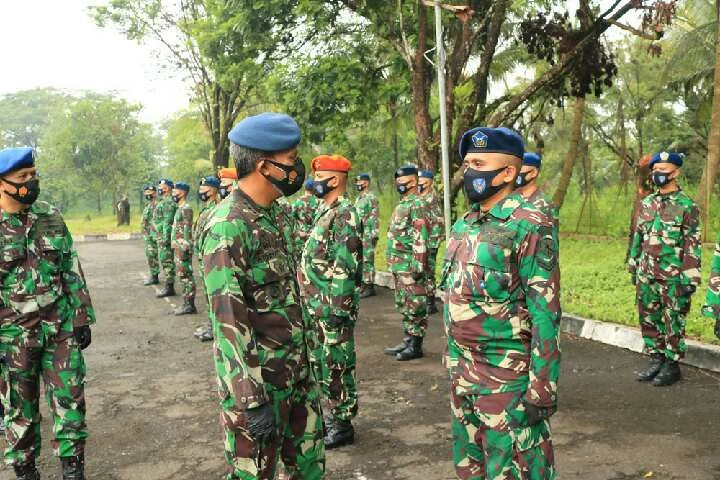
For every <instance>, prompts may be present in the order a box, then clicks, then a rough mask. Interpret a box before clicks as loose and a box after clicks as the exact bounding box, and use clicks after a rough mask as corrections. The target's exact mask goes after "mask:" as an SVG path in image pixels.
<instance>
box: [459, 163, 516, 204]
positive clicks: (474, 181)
mask: <svg viewBox="0 0 720 480" xmlns="http://www.w3.org/2000/svg"><path fill="white" fill-rule="evenodd" d="M506 168H507V167H502V168H498V169H497V170H475V169H474V168H468V169H466V170H465V174H464V175H463V188H464V189H465V195H467V198H468V201H469V202H470V203H479V202H482V201H483V200H486V199H488V198H490V197H492V196H493V195H495V194H496V193H498V192H499V191H500V190H502V189H503V188H505V184H504V183H502V184H500V185H498V186H495V185H493V184H492V181H493V180H494V179H495V177H497V176H498V175H500V174H501V173H502V172H504V171H505V169H506Z"/></svg>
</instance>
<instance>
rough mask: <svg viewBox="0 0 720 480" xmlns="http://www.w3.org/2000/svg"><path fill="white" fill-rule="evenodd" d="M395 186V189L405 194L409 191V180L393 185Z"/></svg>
mask: <svg viewBox="0 0 720 480" xmlns="http://www.w3.org/2000/svg"><path fill="white" fill-rule="evenodd" d="M395 188H397V191H398V193H399V194H400V195H405V194H406V193H407V192H409V191H410V182H407V183H399V184H397V185H396V186H395Z"/></svg>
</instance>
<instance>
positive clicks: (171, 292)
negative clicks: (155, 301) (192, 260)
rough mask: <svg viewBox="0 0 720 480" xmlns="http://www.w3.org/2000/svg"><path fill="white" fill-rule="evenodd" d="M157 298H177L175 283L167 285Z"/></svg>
mask: <svg viewBox="0 0 720 480" xmlns="http://www.w3.org/2000/svg"><path fill="white" fill-rule="evenodd" d="M155 296H156V297H157V298H164V297H174V296H175V284H174V283H167V284H165V288H163V289H162V290H160V293H158V294H157V295H155Z"/></svg>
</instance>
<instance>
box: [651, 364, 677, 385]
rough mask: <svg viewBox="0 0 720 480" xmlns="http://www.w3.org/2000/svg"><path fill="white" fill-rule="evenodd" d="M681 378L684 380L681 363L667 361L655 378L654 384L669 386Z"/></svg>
mask: <svg viewBox="0 0 720 480" xmlns="http://www.w3.org/2000/svg"><path fill="white" fill-rule="evenodd" d="M680 380H682V373H680V364H679V363H678V362H671V361H667V362H665V364H664V365H663V366H662V369H661V370H660V373H658V374H657V375H656V376H655V378H654V379H653V382H652V384H653V386H655V387H667V386H669V385H672V384H673V383H675V382H679V381H680Z"/></svg>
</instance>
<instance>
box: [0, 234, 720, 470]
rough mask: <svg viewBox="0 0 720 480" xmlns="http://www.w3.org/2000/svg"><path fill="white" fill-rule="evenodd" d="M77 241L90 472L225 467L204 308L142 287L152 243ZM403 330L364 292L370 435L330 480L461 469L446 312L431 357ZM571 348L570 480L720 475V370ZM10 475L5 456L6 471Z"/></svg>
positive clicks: (566, 376)
mask: <svg viewBox="0 0 720 480" xmlns="http://www.w3.org/2000/svg"><path fill="white" fill-rule="evenodd" d="M79 249H80V255H81V258H82V261H83V265H84V268H85V271H86V273H87V276H88V281H89V283H90V286H91V291H92V295H93V299H94V302H95V307H96V309H97V312H98V318H99V320H98V325H97V326H96V328H95V329H94V332H93V337H94V342H93V345H92V347H90V349H89V350H88V351H87V356H86V358H87V363H88V372H89V375H88V388H87V397H88V404H89V423H90V428H91V441H90V444H89V451H88V478H90V479H104V480H120V479H122V480H125V479H127V480H131V479H132V480H146V479H147V480H155V479H157V480H165V479H168V480H169V479H177V480H180V479H188V480H190V479H193V480H205V479H219V478H221V475H222V472H223V470H224V463H223V459H222V445H221V436H220V427H219V424H218V406H217V401H216V397H215V392H214V380H213V366H212V362H211V357H210V345H208V344H201V343H199V342H197V341H196V340H195V339H194V338H193V337H192V335H191V334H192V332H193V331H194V330H195V328H196V327H197V326H199V325H201V324H202V323H203V321H204V318H203V315H196V316H192V317H179V318H177V317H173V316H168V315H167V314H168V312H169V311H170V310H171V308H172V307H171V305H170V304H168V303H167V302H165V301H164V300H158V299H155V298H154V291H153V289H152V288H149V287H142V286H141V285H140V282H141V277H142V275H143V272H144V269H145V267H144V257H143V249H142V245H141V243H140V242H135V241H130V242H99V243H86V244H81V245H80V247H79ZM202 309H203V310H204V305H203V306H202ZM399 334H400V327H399V321H398V319H397V316H396V315H395V313H394V312H393V308H392V302H391V297H390V292H387V291H383V292H382V293H381V295H380V296H378V297H376V298H372V299H369V300H368V301H367V302H365V303H364V304H363V308H362V310H361V320H360V324H359V329H358V353H359V362H358V363H359V372H358V376H359V385H360V400H361V407H360V408H361V414H360V417H359V419H358V421H357V430H358V432H359V438H358V442H357V444H356V445H354V446H351V447H347V448H344V449H342V450H339V451H333V452H330V453H329V455H328V478H329V479H332V480H350V479H366V480H388V479H418V478H422V479H425V480H443V479H452V478H454V476H453V470H452V465H451V463H450V458H451V442H450V437H449V427H448V426H449V407H448V399H447V379H446V376H445V374H444V371H443V368H442V367H441V364H440V358H441V352H442V344H443V338H442V333H441V322H440V318H439V317H437V316H435V317H433V318H432V320H431V327H430V331H429V338H428V341H427V346H426V350H427V354H428V355H427V357H426V358H424V359H423V360H421V361H416V362H412V363H410V364H399V363H398V362H396V361H394V360H393V359H392V358H390V357H387V356H384V355H382V354H381V350H382V348H383V347H384V346H386V345H388V344H394V343H396V341H397V340H398V339H399ZM563 349H564V363H563V370H564V373H563V377H562V383H561V394H560V395H561V397H560V398H561V402H562V403H561V405H560V411H559V413H558V414H557V416H556V417H555V420H554V423H553V426H554V435H555V442H556V447H557V448H556V451H557V457H558V465H559V470H560V478H562V479H583V480H624V479H641V478H653V479H662V480H665V479H698V480H708V479H720V434H719V432H720V376H717V375H711V374H708V373H706V372H703V371H699V370H691V369H686V377H687V379H686V380H685V381H684V382H683V383H682V384H681V385H679V386H677V387H675V388H670V389H657V388H653V387H651V386H648V385H643V384H639V383H637V382H635V381H634V380H633V370H634V369H636V368H637V367H638V365H640V364H641V362H642V359H641V357H640V356H639V355H636V354H633V353H630V352H626V351H623V350H618V349H615V348H611V347H606V346H603V345H599V344H594V343H590V342H587V341H583V340H578V339H574V338H569V337H565V338H563ZM44 411H45V412H47V409H44ZM46 418H47V416H46ZM43 432H44V434H45V438H46V440H45V442H44V445H45V446H46V450H45V451H44V452H43V455H42V458H41V462H40V466H41V470H42V471H43V473H44V475H45V477H44V478H51V477H52V475H56V472H57V462H56V460H55V459H53V458H52V457H51V456H50V451H49V448H47V445H48V442H47V439H48V438H49V437H48V434H49V430H48V428H47V425H45V426H44V428H43ZM0 443H1V441H0ZM10 478H13V477H12V475H11V474H10V472H9V471H8V470H6V469H5V470H3V469H2V467H0V479H1V480H5V479H10ZM52 478H55V477H52Z"/></svg>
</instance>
